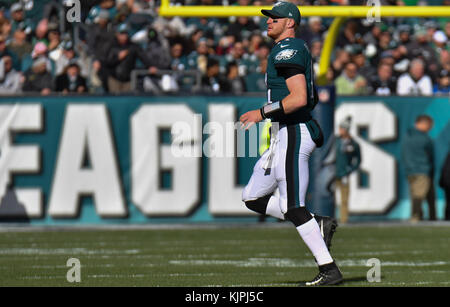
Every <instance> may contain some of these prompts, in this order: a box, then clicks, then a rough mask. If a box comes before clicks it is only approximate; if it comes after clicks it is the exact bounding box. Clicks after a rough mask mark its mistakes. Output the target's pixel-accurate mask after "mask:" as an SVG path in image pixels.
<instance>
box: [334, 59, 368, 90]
mask: <svg viewBox="0 0 450 307" xmlns="http://www.w3.org/2000/svg"><path fill="white" fill-rule="evenodd" d="M334 83H335V86H336V93H337V94H338V95H364V94H366V93H367V88H366V86H367V81H366V79H365V78H364V77H363V76H361V75H360V74H358V67H357V66H356V64H355V63H353V62H349V63H347V64H346V65H345V69H344V72H343V73H342V74H341V75H340V76H339V77H338V78H337V79H336V80H335V82H334Z"/></svg>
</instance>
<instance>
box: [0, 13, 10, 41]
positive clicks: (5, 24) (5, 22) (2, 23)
mask: <svg viewBox="0 0 450 307" xmlns="http://www.w3.org/2000/svg"><path fill="white" fill-rule="evenodd" d="M11 29H12V26H11V21H10V20H9V19H6V18H0V35H2V36H4V37H7V38H9V37H10V36H11V33H13V32H12V30H11Z"/></svg>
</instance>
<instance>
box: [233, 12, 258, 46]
mask: <svg viewBox="0 0 450 307" xmlns="http://www.w3.org/2000/svg"><path fill="white" fill-rule="evenodd" d="M254 30H259V27H258V26H257V25H256V24H255V23H254V22H253V20H252V19H251V18H249V17H245V16H239V17H237V19H236V21H235V22H233V23H231V24H230V25H229V26H228V30H227V31H226V32H225V35H227V36H233V37H234V40H235V41H242V40H244V39H248V38H249V37H250V34H251V32H252V31H254Z"/></svg>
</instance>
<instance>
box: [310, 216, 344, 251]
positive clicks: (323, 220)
mask: <svg viewBox="0 0 450 307" xmlns="http://www.w3.org/2000/svg"><path fill="white" fill-rule="evenodd" d="M314 218H315V219H316V221H317V224H319V227H320V233H321V234H322V237H323V240H324V241H325V244H326V245H327V248H328V250H330V249H331V240H332V239H333V235H334V233H335V232H336V228H337V227H338V223H337V221H336V219H334V218H332V217H329V216H320V215H314Z"/></svg>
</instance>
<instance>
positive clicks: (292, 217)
mask: <svg viewBox="0 0 450 307" xmlns="http://www.w3.org/2000/svg"><path fill="white" fill-rule="evenodd" d="M284 217H285V218H286V219H287V220H289V221H291V222H292V223H293V224H294V225H295V227H298V226H300V225H303V224H305V223H306V222H308V221H309V220H310V219H312V215H311V213H309V211H308V209H306V207H295V208H289V209H288V211H287V212H286V214H285V215H284Z"/></svg>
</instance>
